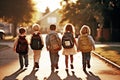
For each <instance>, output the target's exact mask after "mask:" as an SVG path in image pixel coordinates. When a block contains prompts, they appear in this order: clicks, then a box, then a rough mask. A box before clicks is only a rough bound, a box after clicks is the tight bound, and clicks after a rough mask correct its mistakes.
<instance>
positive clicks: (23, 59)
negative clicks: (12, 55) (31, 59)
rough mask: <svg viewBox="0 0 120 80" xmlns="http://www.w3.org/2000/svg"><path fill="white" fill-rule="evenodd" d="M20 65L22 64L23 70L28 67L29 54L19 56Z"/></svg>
mask: <svg viewBox="0 0 120 80" xmlns="http://www.w3.org/2000/svg"><path fill="white" fill-rule="evenodd" d="M19 63H20V68H23V66H24V65H25V67H27V66H28V54H19Z"/></svg>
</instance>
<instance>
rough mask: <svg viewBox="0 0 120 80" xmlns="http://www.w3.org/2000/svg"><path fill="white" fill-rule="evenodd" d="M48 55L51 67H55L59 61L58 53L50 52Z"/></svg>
mask: <svg viewBox="0 0 120 80" xmlns="http://www.w3.org/2000/svg"><path fill="white" fill-rule="evenodd" d="M49 53H50V61H51V67H55V66H57V65H58V61H59V55H58V52H52V51H50V52H49Z"/></svg>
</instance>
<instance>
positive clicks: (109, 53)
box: [95, 46, 120, 66]
mask: <svg viewBox="0 0 120 80" xmlns="http://www.w3.org/2000/svg"><path fill="white" fill-rule="evenodd" d="M95 52H97V53H98V54H100V55H101V56H103V57H105V58H107V59H109V60H110V61H112V62H114V63H116V64H118V65H119V66H120V47H115V46H114V47H113V46H105V47H99V48H96V50H95Z"/></svg>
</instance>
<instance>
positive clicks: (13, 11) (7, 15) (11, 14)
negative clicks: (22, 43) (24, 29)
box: [0, 0, 34, 23]
mask: <svg viewBox="0 0 120 80" xmlns="http://www.w3.org/2000/svg"><path fill="white" fill-rule="evenodd" d="M32 6H33V4H32V3H31V0H1V1H0V10H1V11H0V17H1V18H3V19H5V20H6V21H10V22H14V21H16V20H17V22H18V23H22V22H26V23H28V22H31V19H32V12H34V9H33V7H32Z"/></svg>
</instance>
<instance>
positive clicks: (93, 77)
mask: <svg viewBox="0 0 120 80" xmlns="http://www.w3.org/2000/svg"><path fill="white" fill-rule="evenodd" d="M86 79H87V80H101V79H100V78H99V76H97V75H95V74H93V73H92V72H90V71H89V73H87V77H86Z"/></svg>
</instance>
